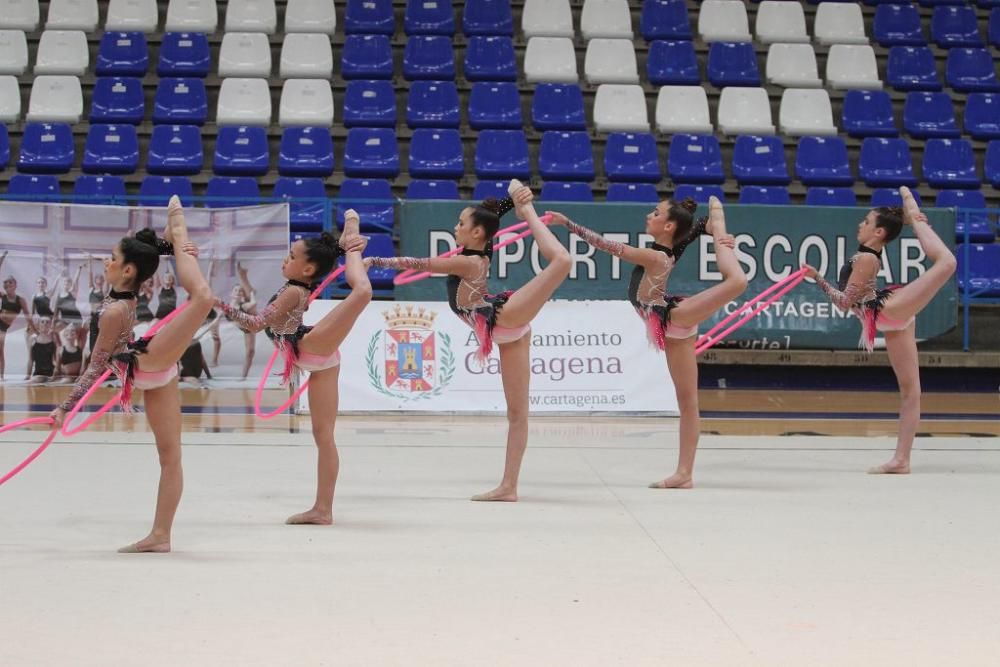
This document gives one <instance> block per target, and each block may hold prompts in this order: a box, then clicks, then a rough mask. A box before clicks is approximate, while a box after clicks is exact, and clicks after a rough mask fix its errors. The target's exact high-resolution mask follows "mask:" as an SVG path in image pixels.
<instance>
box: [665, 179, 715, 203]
mask: <svg viewBox="0 0 1000 667" xmlns="http://www.w3.org/2000/svg"><path fill="white" fill-rule="evenodd" d="M711 197H715V198H716V199H718V200H719V201H721V202H725V201H726V193H725V192H723V190H722V187H721V186H718V185H693V184H691V183H683V184H681V185H678V186H677V187H676V188H674V194H673V195H672V196H671V197H670V198H671V199H672V200H675V201H684V200H685V199H693V200H695V201H696V202H698V203H699V204H707V203H708V200H709V198H711Z"/></svg>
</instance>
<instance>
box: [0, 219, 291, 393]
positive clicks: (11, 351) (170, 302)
mask: <svg viewBox="0 0 1000 667" xmlns="http://www.w3.org/2000/svg"><path fill="white" fill-rule="evenodd" d="M185 217H186V220H187V225H188V229H189V230H190V234H191V239H192V241H193V242H194V243H195V244H196V245H197V246H198V249H199V264H200V265H201V270H202V272H203V273H204V274H205V276H206V277H207V278H208V280H209V283H210V284H211V286H212V289H213V291H214V292H215V294H216V296H217V297H218V298H220V299H222V300H223V301H225V302H226V303H229V304H231V305H233V306H235V307H238V308H241V309H243V310H246V311H248V312H256V311H257V310H258V309H260V308H263V307H264V305H266V303H267V299H268V298H270V296H271V295H272V294H273V293H274V292H275V291H277V289H278V288H279V287H280V286H281V284H282V283H283V282H284V279H283V278H282V276H281V262H282V260H283V258H284V257H285V255H286V254H287V252H288V205H287V204H269V205H263V206H251V207H243V208H232V209H205V208H188V209H186V210H185ZM165 223H166V208H139V207H124V206H92V205H78V204H42V203H35V202H0V280H2V281H3V286H2V295H3V298H2V304H0V311H2V312H0V329H2V331H0V376H2V379H3V382H4V384H8V383H11V384H17V383H31V384H50V383H57V384H72V383H73V382H75V381H76V378H77V377H78V376H79V374H80V373H81V372H82V370H83V369H84V368H85V366H86V363H87V362H88V357H89V354H90V348H91V345H92V344H93V341H94V340H95V338H96V334H97V326H96V325H97V318H96V317H95V314H96V313H97V310H98V307H99V306H100V303H101V301H102V300H103V299H104V296H105V295H106V293H107V289H108V286H107V285H106V284H105V280H104V264H103V260H104V258H106V257H108V256H109V254H110V253H111V250H112V248H113V247H114V246H115V244H116V243H118V241H119V240H120V239H121V238H122V237H123V236H130V235H133V234H135V232H136V231H137V230H139V229H141V228H143V227H151V228H153V229H154V230H155V231H156V232H157V234H158V235H162V231H163V228H164V225H165ZM186 298H187V293H186V292H185V291H184V289H183V287H182V286H181V285H179V284H178V283H177V278H176V275H175V273H174V267H173V262H172V260H171V258H169V257H163V258H161V261H160V268H159V270H158V271H157V273H156V275H155V276H154V277H153V278H152V279H150V280H148V281H147V282H146V283H144V284H143V285H142V286H141V287H140V289H139V290H138V296H137V302H138V303H137V307H136V319H137V325H136V328H135V335H136V336H140V335H142V334H143V333H144V332H145V331H146V330H147V329H148V328H149V327H150V326H152V325H153V323H154V322H156V320H158V319H160V318H162V317H165V316H166V315H167V314H168V313H169V312H170V311H171V310H173V309H174V308H175V307H176V306H177V305H179V304H181V303H183V302H184V301H185V299H186ZM271 349H272V346H271V343H270V342H269V341H268V340H267V337H266V336H265V335H264V333H263V332H261V333H257V334H245V333H243V332H242V331H240V330H239V329H237V328H236V326H235V325H234V324H233V323H231V322H229V321H227V320H226V318H225V317H223V316H222V315H221V312H219V311H218V310H216V311H213V313H212V314H211V315H210V316H209V318H208V319H206V321H205V324H204V326H203V327H202V328H201V329H199V331H198V333H197V335H196V336H195V339H194V340H192V342H191V346H190V347H189V348H188V351H187V352H186V353H185V355H184V357H183V358H182V360H181V364H180V374H181V378H182V382H184V383H186V384H188V385H204V386H251V385H256V382H257V380H258V379H259V377H260V375H261V373H262V372H263V369H264V365H265V364H266V362H267V359H268V357H269V355H270V352H271Z"/></svg>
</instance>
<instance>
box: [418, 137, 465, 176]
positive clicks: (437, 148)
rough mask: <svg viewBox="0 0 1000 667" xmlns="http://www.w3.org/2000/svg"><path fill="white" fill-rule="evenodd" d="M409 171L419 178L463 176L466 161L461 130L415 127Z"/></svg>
mask: <svg viewBox="0 0 1000 667" xmlns="http://www.w3.org/2000/svg"><path fill="white" fill-rule="evenodd" d="M409 173H410V175H411V176H413V177H415V178H430V179H435V178H438V179H451V178H462V176H464V175H465V162H464V161H463V160H462V137H461V135H459V133H458V130H455V129H431V128H421V129H419V130H414V131H413V137H412V138H411V139H410V168H409Z"/></svg>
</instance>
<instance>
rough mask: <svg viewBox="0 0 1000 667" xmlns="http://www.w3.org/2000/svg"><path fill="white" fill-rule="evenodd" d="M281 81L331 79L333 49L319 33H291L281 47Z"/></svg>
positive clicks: (328, 41)
mask: <svg viewBox="0 0 1000 667" xmlns="http://www.w3.org/2000/svg"><path fill="white" fill-rule="evenodd" d="M279 76H281V78H282V79H332V78H333V49H332V47H331V46H330V39H329V37H327V36H326V35H323V34H321V33H291V34H287V35H285V41H284V42H283V43H282V46H281V64H280V69H279Z"/></svg>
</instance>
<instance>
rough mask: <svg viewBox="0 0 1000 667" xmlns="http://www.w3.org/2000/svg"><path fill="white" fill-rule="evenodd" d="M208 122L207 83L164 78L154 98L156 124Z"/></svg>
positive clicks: (195, 79) (197, 123)
mask: <svg viewBox="0 0 1000 667" xmlns="http://www.w3.org/2000/svg"><path fill="white" fill-rule="evenodd" d="M206 120H208V94H207V93H206V92H205V81H204V80H202V79H197V78H191V77H189V78H183V79H180V78H178V79H175V78H170V77H164V78H161V79H160V83H159V84H158V85H157V86H156V95H155V96H154V98H153V122H154V123H173V124H176V123H185V124H193V125H202V124H204V122H205V121H206Z"/></svg>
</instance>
